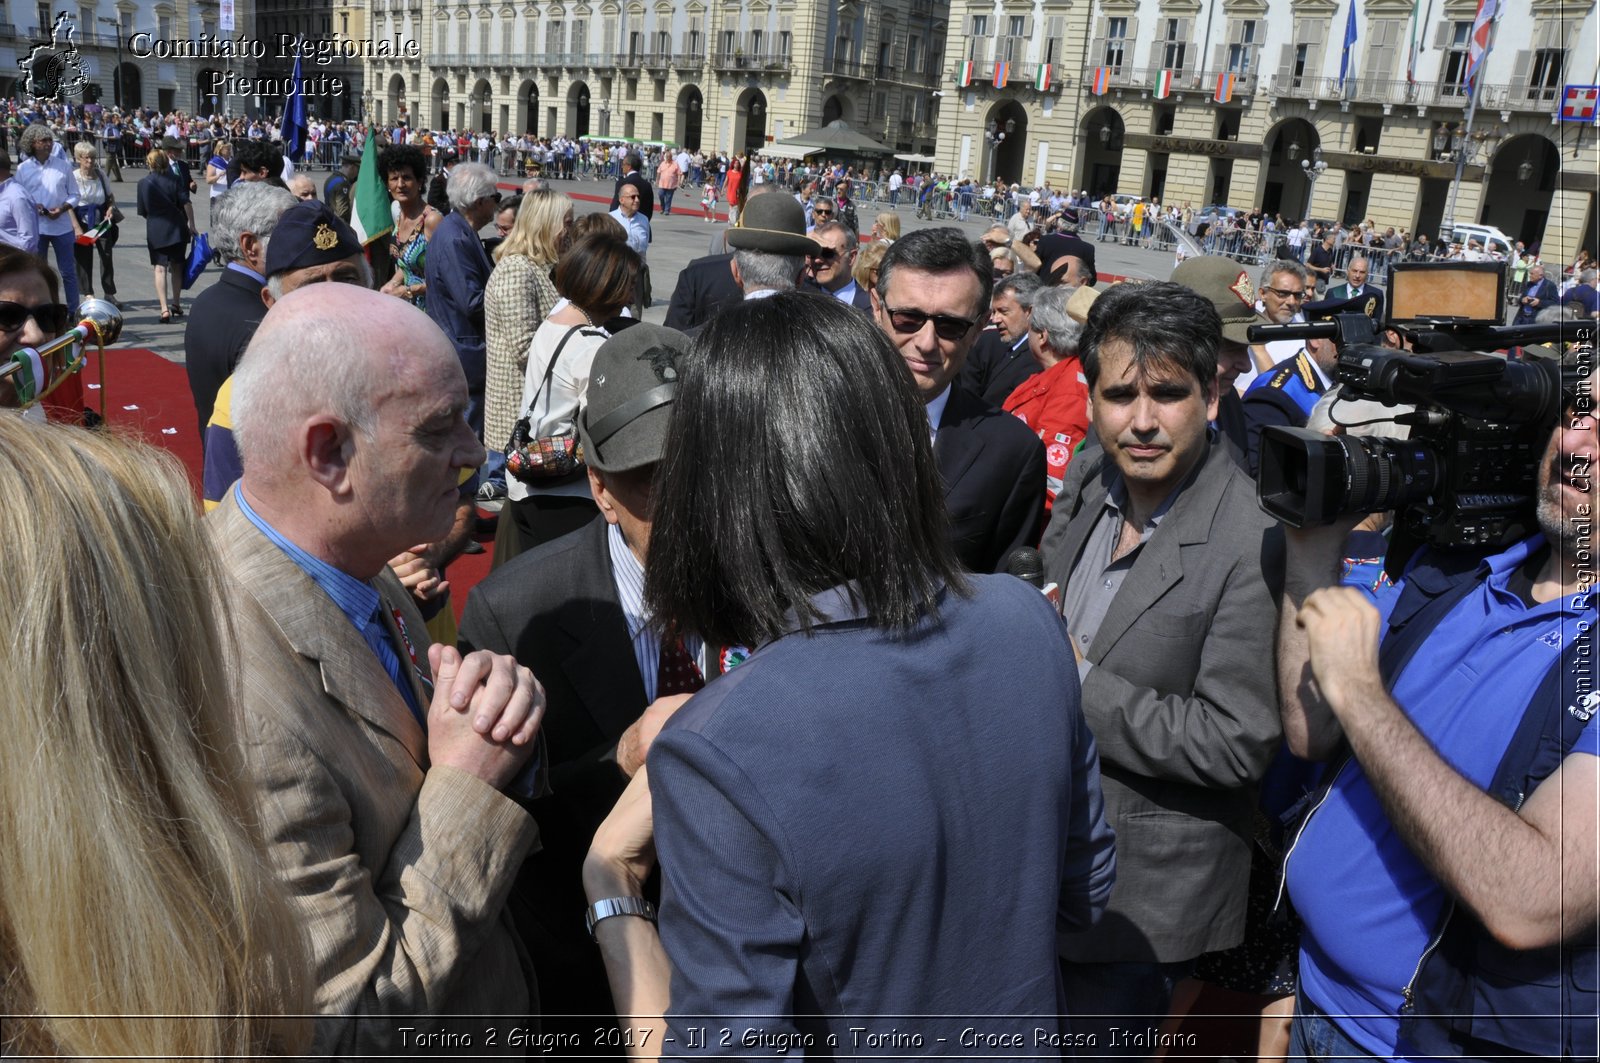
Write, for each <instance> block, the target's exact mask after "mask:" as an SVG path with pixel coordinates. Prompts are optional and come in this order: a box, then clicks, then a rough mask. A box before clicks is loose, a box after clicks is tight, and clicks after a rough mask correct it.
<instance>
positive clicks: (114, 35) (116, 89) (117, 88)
mask: <svg viewBox="0 0 1600 1063" xmlns="http://www.w3.org/2000/svg"><path fill="white" fill-rule="evenodd" d="M95 21H96V22H98V23H101V24H102V25H106V26H110V27H111V40H112V41H113V43H115V44H116V46H117V72H116V73H115V74H113V75H112V77H111V90H112V93H113V95H114V97H115V99H116V101H117V110H119V111H120V110H122V23H120V22H118V21H117V20H116V19H114V18H106V17H105V16H103V15H102V16H101V17H100V18H97V19H95Z"/></svg>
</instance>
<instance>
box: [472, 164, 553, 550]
mask: <svg viewBox="0 0 1600 1063" xmlns="http://www.w3.org/2000/svg"><path fill="white" fill-rule="evenodd" d="M572 218H573V209H572V200H571V199H569V198H567V195H566V194H565V193H564V192H555V191H551V190H549V189H543V190H540V191H537V192H530V193H528V194H527V195H526V196H524V197H522V206H521V207H519V208H518V209H517V219H516V221H515V222H514V223H513V224H512V226H511V232H509V233H508V234H506V238H505V240H504V241H503V242H502V243H501V244H500V246H499V247H497V248H495V252H494V258H495V268H494V272H493V273H491V274H489V284H488V286H487V287H486V288H485V289H484V293H483V316H484V325H485V341H486V348H487V350H486V354H487V359H488V363H487V371H486V373H485V381H484V407H483V441H484V445H485V446H487V447H488V448H489V449H490V450H501V449H504V447H505V445H506V441H507V440H508V439H510V438H511V429H512V427H513V426H514V425H515V424H516V423H517V416H518V414H520V413H521V412H522V384H523V377H524V376H525V375H526V370H527V366H528V345H529V344H531V343H532V342H533V334H534V333H535V332H537V331H538V329H539V325H540V323H541V322H543V321H544V319H545V318H547V317H549V316H550V311H552V310H554V309H555V306H556V303H557V302H558V301H559V300H560V298H561V297H560V296H558V295H557V294H556V287H555V284H554V283H553V282H552V281H551V280H550V272H551V270H553V269H555V265H556V259H558V258H560V257H561V252H562V251H563V250H564V249H565V247H566V245H567V241H568V235H569V234H570V232H571V231H572ZM495 561H496V563H497V564H498V563H499V561H500V558H499V556H498V554H497V555H496V557H495Z"/></svg>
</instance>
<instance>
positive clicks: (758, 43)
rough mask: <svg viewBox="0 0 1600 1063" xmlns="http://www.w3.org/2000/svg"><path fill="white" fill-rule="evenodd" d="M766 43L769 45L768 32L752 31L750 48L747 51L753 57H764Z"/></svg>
mask: <svg viewBox="0 0 1600 1063" xmlns="http://www.w3.org/2000/svg"><path fill="white" fill-rule="evenodd" d="M766 43H767V31H766V30H751V31H750V47H749V48H748V49H747V51H748V53H749V54H750V55H753V56H754V55H764V54H765V52H763V51H762V49H763V48H764V47H765V45H766Z"/></svg>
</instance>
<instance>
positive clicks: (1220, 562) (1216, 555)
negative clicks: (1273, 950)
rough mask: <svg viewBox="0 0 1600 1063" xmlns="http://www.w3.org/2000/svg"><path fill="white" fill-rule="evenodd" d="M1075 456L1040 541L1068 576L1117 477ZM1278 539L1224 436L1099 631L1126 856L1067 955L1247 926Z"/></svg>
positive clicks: (1166, 947)
mask: <svg viewBox="0 0 1600 1063" xmlns="http://www.w3.org/2000/svg"><path fill="white" fill-rule="evenodd" d="M1078 462H1086V463H1088V464H1087V465H1086V467H1085V469H1083V470H1082V475H1081V476H1080V477H1078V478H1076V479H1075V480H1074V478H1069V481H1068V483H1067V484H1065V485H1064V486H1063V490H1062V493H1061V494H1060V495H1059V496H1058V497H1057V498H1056V502H1055V507H1054V519H1053V520H1052V521H1051V522H1050V527H1049V528H1048V530H1047V531H1046V532H1045V536H1044V542H1043V544H1042V552H1043V554H1044V561H1045V578H1046V579H1048V580H1052V581H1054V582H1056V583H1058V584H1060V585H1062V586H1063V587H1065V586H1066V584H1067V581H1068V579H1069V578H1070V576H1071V575H1072V569H1073V566H1074V565H1075V564H1076V562H1077V560H1078V555H1079V554H1081V553H1082V552H1083V547H1084V542H1085V540H1086V539H1087V538H1088V536H1089V532H1090V530H1091V528H1092V527H1093V525H1094V522H1095V521H1096V520H1098V519H1099V517H1100V513H1101V508H1102V503H1103V502H1104V501H1105V497H1106V492H1107V490H1108V488H1109V486H1110V483H1111V482H1112V479H1113V478H1114V476H1115V475H1116V467H1115V465H1114V464H1112V463H1111V462H1109V461H1108V459H1107V458H1106V456H1105V454H1104V452H1098V453H1095V452H1091V453H1086V454H1084V455H1081V456H1080V457H1079V459H1078ZM1078 462H1074V463H1073V465H1074V466H1076V465H1077V464H1078ZM1281 543H1282V536H1281V533H1280V532H1278V531H1277V530H1276V528H1275V525H1274V522H1273V521H1272V519H1271V518H1269V517H1268V516H1267V515H1266V514H1265V513H1263V512H1262V511H1261V509H1260V507H1259V506H1257V505H1256V500H1255V485H1254V483H1253V482H1252V481H1251V480H1250V478H1249V477H1248V476H1247V475H1246V474H1245V473H1244V471H1243V470H1242V469H1240V468H1239V467H1238V465H1237V463H1236V462H1235V461H1234V460H1233V459H1232V457H1230V455H1229V453H1228V450H1227V447H1226V445H1225V444H1223V443H1220V442H1218V443H1213V445H1212V446H1211V449H1210V452H1209V453H1208V454H1207V456H1206V459H1205V464H1204V466H1203V467H1202V468H1201V470H1200V472H1199V474H1198V476H1197V478H1196V479H1195V480H1194V482H1193V483H1191V484H1190V485H1189V486H1188V487H1187V488H1186V489H1185V490H1184V492H1183V494H1182V495H1181V496H1180V497H1179V498H1178V499H1177V501H1176V502H1174V503H1173V506H1172V508H1171V509H1170V510H1169V511H1168V512H1167V515H1166V517H1165V518H1163V519H1162V521H1161V524H1160V525H1159V526H1158V527H1157V528H1156V531H1155V534H1154V535H1152V536H1151V538H1150V541H1149V542H1148V543H1146V544H1145V547H1144V549H1143V551H1142V552H1141V553H1140V555H1139V557H1138V560H1137V561H1136V562H1135V563H1134V566H1133V569H1132V571H1130V572H1129V573H1128V575H1127V578H1126V580H1125V581H1124V583H1123V584H1122V589H1121V590H1120V591H1119V592H1118V594H1117V598H1116V600H1115V601H1114V602H1113V603H1112V605H1111V609H1110V611H1109V612H1107V614H1106V618H1105V621H1104V622H1103V623H1102V624H1101V625H1100V630H1099V632H1098V633H1097V634H1096V636H1095V639H1094V641H1093V642H1092V643H1091V644H1090V646H1089V651H1088V653H1087V654H1086V658H1087V660H1088V661H1089V662H1090V668H1089V670H1088V673H1087V675H1085V677H1084V681H1083V712H1084V717H1085V718H1086V719H1087V720H1088V721H1089V727H1090V730H1092V731H1093V732H1094V736H1095V742H1096V743H1097V744H1098V746H1099V750H1100V763H1101V773H1102V779H1103V786H1104V790H1105V796H1106V818H1107V819H1108V820H1109V821H1110V823H1111V826H1112V829H1114V830H1115V831H1116V832H1117V863H1118V865H1119V866H1118V873H1117V886H1116V889H1115V890H1114V891H1113V893H1112V896H1111V906H1110V908H1109V909H1108V910H1107V912H1106V914H1105V917H1104V918H1102V919H1101V920H1100V922H1099V924H1098V925H1096V926H1095V927H1093V928H1092V929H1089V930H1085V931H1081V932H1078V933H1073V934H1065V935H1062V936H1061V938H1060V949H1061V954H1062V956H1064V957H1065V958H1067V959H1069V960H1074V961H1078V962H1085V963H1090V962H1104V961H1113V960H1123V961H1133V960H1154V961H1159V962H1176V961H1180V960H1186V959H1190V958H1192V957H1195V956H1198V955H1200V954H1201V953H1203V952H1210V951H1213V950H1216V949H1223V948H1229V947H1231V946H1233V945H1237V944H1238V943H1239V942H1240V940H1241V939H1242V938H1243V935H1244V911H1245V889H1246V885H1247V882H1248V878H1249V871H1250V845H1251V820H1252V817H1253V814H1254V810H1255V804H1256V788H1255V784H1256V782H1257V781H1258V780H1259V779H1260V778H1261V776H1262V775H1263V774H1264V773H1265V772H1266V770H1267V765H1268V764H1269V763H1270V762H1271V760H1272V757H1273V755H1274V753H1275V752H1276V751H1277V748H1278V742H1279V740H1280V736H1281V725H1280V723H1279V718H1278V696H1277V695H1278V691H1277V683H1276V680H1275V676H1274V667H1273V638H1274V633H1275V631H1276V627H1277V616H1278V614H1277V604H1276V596H1275V592H1276V589H1277V584H1278V583H1279V581H1280V579H1281V573H1282V553H1281V550H1282V547H1281ZM1269 584H1270V586H1269Z"/></svg>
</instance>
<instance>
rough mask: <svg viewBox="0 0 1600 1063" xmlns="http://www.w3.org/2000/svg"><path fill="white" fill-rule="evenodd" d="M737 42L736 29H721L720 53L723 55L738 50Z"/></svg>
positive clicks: (737, 34)
mask: <svg viewBox="0 0 1600 1063" xmlns="http://www.w3.org/2000/svg"><path fill="white" fill-rule="evenodd" d="M738 43H739V31H738V30H723V31H722V54H723V55H724V56H729V55H732V54H733V53H734V52H735V51H737V50H738Z"/></svg>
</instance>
